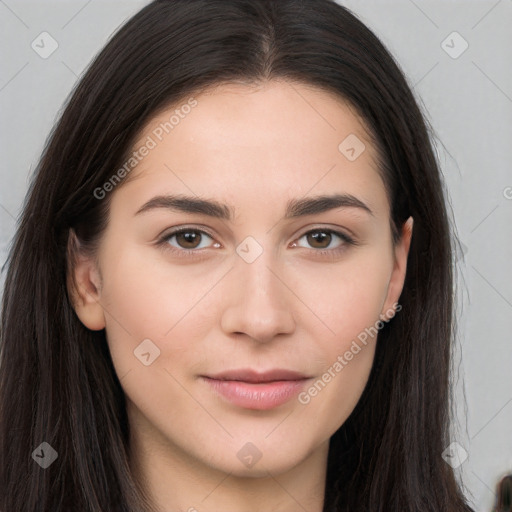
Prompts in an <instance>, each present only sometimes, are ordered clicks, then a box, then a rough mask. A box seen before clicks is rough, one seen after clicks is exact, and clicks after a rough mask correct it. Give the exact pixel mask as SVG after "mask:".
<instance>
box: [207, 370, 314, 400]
mask: <svg viewBox="0 0 512 512" xmlns="http://www.w3.org/2000/svg"><path fill="white" fill-rule="evenodd" d="M201 378H202V380H203V381H205V382H206V383H207V384H208V385H209V386H210V388H211V389H212V390H213V391H214V392H215V393H216V394H217V395H220V396H222V397H223V398H225V399H226V400H228V401H229V402H230V403H232V404H233V405H236V406H238V407H241V408H244V409H254V410H269V409H274V408H275V407H279V406H280V405H283V404H285V403H286V402H288V401H289V400H291V399H292V398H293V397H294V396H296V395H297V394H298V393H299V392H300V391H301V390H302V389H303V388H304V386H305V383H306V381H308V380H309V379H310V377H308V376H306V375H303V374H301V373H298V372H295V371H291V370H283V369H275V370H270V371H265V372H256V371H254V370H251V369H241V370H232V371H226V372H222V373H219V374H216V375H212V376H204V375H203V376H201Z"/></svg>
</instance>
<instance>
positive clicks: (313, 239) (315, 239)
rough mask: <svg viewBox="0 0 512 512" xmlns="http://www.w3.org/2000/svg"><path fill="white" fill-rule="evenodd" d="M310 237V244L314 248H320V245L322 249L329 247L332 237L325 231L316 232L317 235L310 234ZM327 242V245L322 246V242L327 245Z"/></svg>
mask: <svg viewBox="0 0 512 512" xmlns="http://www.w3.org/2000/svg"><path fill="white" fill-rule="evenodd" d="M309 237H310V240H309V243H310V244H311V245H312V246H313V247H319V246H318V245H317V244H318V243H320V248H322V249H325V247H327V246H328V245H329V243H330V241H331V235H330V234H329V233H325V232H323V231H316V232H315V233H312V234H310V235H309ZM325 241H327V245H325V244H324V245H322V242H324V243H325Z"/></svg>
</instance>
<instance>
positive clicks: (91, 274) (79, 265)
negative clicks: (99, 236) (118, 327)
mask: <svg viewBox="0 0 512 512" xmlns="http://www.w3.org/2000/svg"><path fill="white" fill-rule="evenodd" d="M67 288H68V294H69V296H70V300H71V303H72V305H73V309H74V310H75V312H76V314H77V316H78V318H79V319H80V321H81V322H82V323H83V324H84V325H85V326H86V327H87V328H88V329H91V330H93V331H99V330H101V329H104V328H105V315H104V312H103V307H102V306H101V304H100V298H101V274H100V272H99V269H98V268H97V264H96V262H95V261H94V258H92V257H91V256H87V255H84V254H83V251H81V248H80V242H79V241H78V239H77V237H76V234H75V233H74V231H73V230H70V234H69V239H68V279H67Z"/></svg>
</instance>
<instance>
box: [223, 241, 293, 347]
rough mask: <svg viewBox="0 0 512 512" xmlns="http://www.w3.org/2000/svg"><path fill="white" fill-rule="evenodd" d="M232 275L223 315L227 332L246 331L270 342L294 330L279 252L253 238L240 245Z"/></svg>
mask: <svg viewBox="0 0 512 512" xmlns="http://www.w3.org/2000/svg"><path fill="white" fill-rule="evenodd" d="M236 250H237V257H236V259H235V268H234V269H233V272H232V275H231V278H230V279H232V285H231V287H230V294H231V298H229V299H228V301H227V305H226V308H225V310H224V311H223V317H222V328H223V329H224V331H225V332H226V333H234V332H236V333H245V334H247V335H248V336H249V337H251V338H253V339H255V340H258V341H268V340H270V339H271V338H273V337H275V336H276V335H277V334H279V333H290V332H292V331H293V329H294V325H295V321H294V317H293V313H292V307H293V304H292V302H291V294H290V293H289V291H288V290H287V289H286V286H284V285H283V283H282V282H281V279H282V278H281V279H279V278H278V277H276V274H279V270H278V269H279V262H278V261H277V259H276V255H277V251H273V250H272V249H271V248H265V249H264V248H263V245H262V244H260V243H259V242H257V241H256V240H255V239H254V238H252V237H247V239H245V240H244V241H242V242H241V243H240V244H239V245H238V247H237V249H236Z"/></svg>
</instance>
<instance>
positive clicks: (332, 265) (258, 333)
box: [75, 81, 412, 512]
mask: <svg viewBox="0 0 512 512" xmlns="http://www.w3.org/2000/svg"><path fill="white" fill-rule="evenodd" d="M195 99H196V100H197V106H196V107H195V108H193V109H192V110H191V111H190V113H188V114H187V115H186V116H184V117H183V118H182V119H180V121H179V124H177V125H176V126H175V127H174V128H173V129H172V131H170V132H169V133H168V134H165V136H164V137H162V140H161V141H160V140H156V139H155V136H154V130H155V129H157V128H158V126H159V125H160V124H161V123H162V122H165V121H168V120H169V116H170V115H171V114H172V112H173V111H174V110H175V109H176V108H178V107H179V105H178V106H176V105H173V106H172V108H171V107H170V108H169V110H166V111H165V112H162V113H161V114H159V115H158V116H157V117H156V118H154V119H152V121H151V122H150V123H149V124H148V125H147V126H146V128H145V130H144V131H143V133H141V134H140V137H139V140H138V141H137V143H136V144H135V145H134V150H135V149H136V148H139V147H140V146H141V145H142V144H144V141H147V137H148V136H151V137H153V138H154V139H155V140H156V141H157V144H156V147H154V148H152V149H151V150H150V151H149V152H148V154H147V155H146V156H145V157H144V158H143V159H142V160H141V162H140V163H139V164H138V165H137V166H136V168H135V169H134V170H133V171H132V172H131V174H130V175H129V177H128V178H127V179H126V182H124V183H122V185H120V186H118V188H117V189H115V190H114V191H113V192H112V198H111V199H112V202H111V209H110V217H109V223H108V227H107V229H106V231H105V233H104V235H103V237H102V240H101V244H100V247H99V252H98V254H97V264H96V263H95V261H94V259H93V258H87V257H85V256H84V257H83V258H81V259H80V261H79V263H78V264H77V266H76V268H75V277H76V280H77V282H78V283H79V289H80V293H79V295H78V296H77V298H76V312H77V314H78V316H79V318H80V319H81V321H82V322H83V323H84V325H86V326H87V327H88V328H90V329H103V328H105V329H106V335H107V340H108V344H109V348H110V351H111V354H112V359H113V362H114V366H115V369H116V372H117V375H118V377H119V379H120V380H121V385H122V386H123V389H124V391H125V394H126V397H127V404H128V417H129V421H130V425H131V432H132V439H131V443H132V450H133V460H132V461H131V463H132V466H133V469H134V472H135V473H136V475H137V476H138V478H140V479H141V481H142V482H144V484H145V486H146V487H147V491H148V494H149V495H150V497H151V499H152V500H153V501H154V503H155V504H156V507H157V510H159V511H162V512H163V511H165V512H171V511H172V512H177V511H190V512H192V511H193V510H197V511H198V512H213V511H215V512H217V511H219V510H222V511H223V512H240V511H244V512H268V511H269V510H273V511H279V512H292V511H293V512H295V511H297V510H307V511H309V512H321V510H322V507H323V502H324V495H323V493H324V486H325V477H326V463H327V456H328V443H329V439H330V437H331V436H332V435H333V434H334V433H335V432H336V430H337V429H338V428H339V427H340V426H341V425H342V424H343V423H344V421H345V420H346V419H347V417H348V416H349V415H350V413H351V412H352V410H353V409H354V407H355V405H356V404H357V402H358V400H359V398H360V396H361V394H362V392H363V389H364V386H365V384H366V382H367V380H368V376H369V373H370V370H371V366H372V363H373V358H374V353H375V343H376V337H373V338H369V339H368V343H367V344H366V345H364V346H363V345H362V344H361V343H359V345H360V346H361V350H360V351H359V352H357V354H355V355H353V357H352V358H350V360H349V361H346V363H347V364H344V365H343V366H342V369H341V370H339V366H338V367H337V368H338V370H336V369H333V368H334V366H333V365H334V364H335V362H336V361H339V356H343V355H344V354H346V352H347V351H350V350H351V347H353V344H352V342H353V341H354V340H357V339H358V338H357V337H358V335H360V333H362V332H364V331H365V329H367V328H368V327H370V326H374V325H375V324H376V323H377V322H378V321H379V320H380V319H381V318H382V317H383V316H385V317H390V316H392V315H393V311H394V308H395V306H396V304H397V303H398V301H399V297H400V293H401V291H402V287H403V282H404V278H405V271H406V263H407V254H408V251H409V244H410V239H411V233H412V219H409V221H408V222H407V223H406V224H405V225H404V227H403V229H402V232H401V235H402V236H401V240H400V242H399V243H398V244H397V245H393V242H392V238H391V229H390V206H389V202H388V198H387V195H386V191H385V188H384V184H383V182H382V180H381V178H380V176H379V173H378V171H377V167H376V154H375V151H374V148H373V147H372V145H371V143H370V142H369V140H368V137H367V136H366V133H365V129H364V126H363V124H362V122H361V120H360V119H359V118H358V117H357V116H356V115H355V114H354V111H353V109H351V108H350V107H349V106H348V105H347V104H346V103H344V102H343V101H341V100H340V99H338V98H336V97H335V96H333V95H331V94H329V93H327V92H324V91H321V90H319V89H316V88H313V87H311V86H306V85H301V84H296V83H295V84H291V83H287V82H277V81H272V82H268V83H266V84H265V85H262V86H258V87H253V86H248V85H242V84H236V85H235V84H231V85H222V86H219V87H216V88H214V89H210V90H209V91H208V92H207V93H203V94H201V95H198V96H197V97H195ZM152 134H153V135H152ZM350 134H355V135H356V136H357V138H358V139H359V140H360V141H361V142H363V143H364V144H365V146H366V148H365V150H364V151H362V153H361V154H360V155H359V156H358V157H357V158H356V159H355V160H353V161H350V159H348V158H347V157H346V154H344V153H343V151H340V150H339V149H338V146H339V145H340V143H341V142H342V141H343V140H344V139H345V138H346V137H347V136H349V135H350ZM166 194H181V195H187V196H193V197H194V198H196V199H197V198H198V197H199V198H202V199H206V198H208V199H215V200H216V201H218V202H220V203H223V204H226V205H228V207H229V208H230V209H231V210H232V212H233V218H232V219H231V220H227V219H221V218H217V217H212V216H209V215H206V214H204V213H187V212H182V211H175V210H172V209H169V208H165V207H157V208H152V209H148V210H146V211H144V212H141V213H139V214H137V211H138V210H139V209H140V208H141V207H142V206H143V205H144V204H145V203H146V202H147V201H149V200H150V199H152V198H154V197H155V196H162V195H166ZM333 194H347V195H351V196H353V197H355V198H357V199H358V200H359V201H360V202H361V203H362V204H363V205H365V206H366V207H367V208H368V209H369V210H371V213H370V212H368V211H367V210H366V209H365V208H364V207H361V206H354V205H352V206H350V205H349V206H342V207H336V208H331V209H329V210H326V211H323V212H320V213H309V214H307V215H302V216H300V217H296V218H285V217H284V215H285V208H286V206H287V203H288V201H290V200H293V199H304V198H312V197H316V196H320V195H333ZM176 227H186V228H189V229H190V231H189V235H188V238H185V237H184V236H183V235H180V236H176V235H175V236H171V235H172V233H171V232H172V230H173V229H174V228H176ZM314 230H317V231H316V232H315V231H314ZM329 230H331V231H329ZM201 231H203V232H201ZM333 231H335V232H339V233H341V234H342V235H343V236H344V237H347V236H348V237H349V238H351V239H352V240H353V241H354V242H355V244H351V243H349V242H348V241H346V240H345V239H344V238H343V237H340V236H339V235H336V234H335V233H333ZM318 232H320V235H319V233H318ZM312 233H313V234H315V233H316V235H317V237H316V238H315V237H313V236H311V235H312ZM322 233H323V234H322ZM165 237H167V238H166V239H165V240H163V241H162V242H161V243H159V241H161V240H162V239H164V238H165ZM247 237H252V239H247ZM191 240H192V241H193V243H191ZM242 242H243V243H242ZM255 242H256V243H255ZM194 244H196V246H197V247H194ZM241 244H242V245H241ZM258 247H259V248H258ZM237 248H239V249H240V248H242V249H244V251H245V252H244V251H241V252H240V251H239V252H237ZM322 251H323V252H322ZM259 252H261V254H259V255H258V256H257V257H256V258H255V259H254V260H253V261H251V262H248V261H247V260H248V259H250V256H255V255H257V254H258V253H259ZM243 256H244V257H245V259H244V257H243ZM390 313H391V314H390ZM145 339H149V340H151V343H153V344H154V346H156V347H158V349H159V350H160V354H159V356H158V357H157V358H156V359H154V361H153V362H151V364H149V365H145V364H143V363H142V362H141V361H140V360H139V359H138V358H137V357H135V355H134V350H135V351H136V349H137V347H138V346H139V345H140V344H141V342H142V340H145ZM147 347H152V345H147ZM148 350H150V352H151V351H152V350H154V349H153V348H149V349H147V350H146V353H147V351H148ZM151 354H153V355H154V352H151ZM153 355H151V358H152V357H153ZM145 357H146V359H148V356H145ZM344 360H345V359H344ZM240 368H251V369H253V370H255V371H257V372H263V371H266V370H269V369H275V368H279V369H288V370H294V371H296V372H299V373H301V374H302V375H304V376H305V377H308V380H307V381H303V387H302V388H301V390H302V394H301V395H300V396H302V398H303V400H302V401H301V400H300V399H299V397H298V396H296V395H294V396H293V397H292V398H290V399H289V400H288V401H286V402H285V403H283V404H280V405H278V406H275V407H271V408H269V409H266V410H259V409H254V408H250V407H242V406H239V405H236V404H234V403H232V402H231V401H229V400H227V399H226V398H225V397H224V396H220V395H218V394H217V393H215V391H214V390H213V389H212V386H210V384H209V383H208V382H207V381H206V380H205V379H204V378H203V376H208V375H213V374H215V373H218V372H222V371H225V370H233V369H240ZM328 369H331V373H330V375H331V378H330V379H327V378H324V381H325V380H328V383H326V385H325V386H324V387H322V388H321V389H320V390H319V391H318V390H317V392H316V393H315V392H314V391H312V392H309V391H308V390H310V389H311V387H312V386H314V383H315V382H317V381H318V380H319V379H322V376H323V375H325V372H327V371H328ZM308 397H309V399H308ZM247 443H252V444H251V445H248V444H247ZM244 447H245V448H244ZM240 450H242V451H240ZM244 450H245V451H244ZM237 455H238V456H237ZM260 455H261V458H260V459H259V460H258V461H257V462H256V463H254V464H253V465H251V462H250V461H251V460H253V459H255V458H257V457H258V456H260ZM244 457H245V458H244ZM251 457H252V458H253V459H251ZM248 461H249V462H248Z"/></svg>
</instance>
